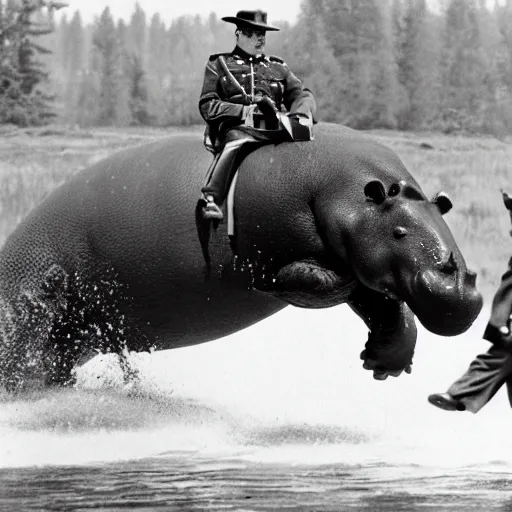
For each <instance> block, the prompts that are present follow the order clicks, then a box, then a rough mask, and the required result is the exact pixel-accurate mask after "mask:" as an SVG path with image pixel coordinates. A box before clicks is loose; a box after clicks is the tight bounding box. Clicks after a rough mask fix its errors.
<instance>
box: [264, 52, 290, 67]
mask: <svg viewBox="0 0 512 512" xmlns="http://www.w3.org/2000/svg"><path fill="white" fill-rule="evenodd" d="M268 60H269V61H271V62H278V63H279V64H284V65H285V66H286V62H285V61H284V60H283V59H281V57H277V56H276V55H269V56H268Z"/></svg>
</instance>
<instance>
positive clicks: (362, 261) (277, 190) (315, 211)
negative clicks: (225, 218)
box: [0, 123, 482, 390]
mask: <svg viewBox="0 0 512 512" xmlns="http://www.w3.org/2000/svg"><path fill="white" fill-rule="evenodd" d="M210 161H211V155H209V153H208V152H206V151H205V150H204V148H203V147H202V145H201V140H200V138H199V137H198V136H197V135H194V134H192V135H191V134H189V135H186V134H183V135H177V136H171V137H169V138H164V139H162V140H157V141H154V142H151V143H146V144H143V145H140V146H137V147H132V148H129V149H125V150H122V151H120V152H118V153H116V154H114V155H112V156H110V157H108V158H106V159H104V160H102V161H100V162H98V163H95V164H94V165H92V166H91V167H89V168H87V169H85V170H82V171H80V172H78V173H77V174H75V175H74V176H73V177H72V178H70V179H69V180H68V181H67V182H66V183H65V184H63V185H61V186H60V187H59V188H57V189H55V190H54V191H53V192H52V193H51V194H49V195H48V196H47V197H46V198H45V200H44V201H43V202H42V203H41V204H40V205H39V206H37V207H36V208H35V209H34V210H33V211H32V212H30V213H29V214H28V216H27V217H26V218H25V219H24V220H22V221H21V223H20V224H19V225H18V227H17V228H16V229H15V230H14V231H13V233H12V234H11V235H10V236H9V238H8V239H7V241H6V243H5V244H4V247H3V248H2V250H1V251H0V319H1V320H2V321H1V331H0V383H1V385H2V386H3V387H4V388H7V389H9V390H19V389H24V387H26V386H27V384H28V383H31V382H32V383H33V382H38V383H41V384H42V385H69V384H70V383H72V382H73V379H74V373H75V372H74V369H75V368H76V367H77V366H78V365H80V364H81V363H82V362H83V361H85V360H86V359H87V358H88V357H90V355H91V354H96V353H98V352H113V353H118V354H120V353H126V351H146V350H164V349H172V348H177V347H186V346H190V345H194V344H198V343H203V342H208V341H211V340H215V339H217V338H220V337H224V336H226V335H229V334H232V333H234V332H236V331H239V330H241V329H244V328H246V327H248V326H250V325H252V324H254V323H256V322H258V321H260V320H262V319H264V318H266V317H268V316H269V315H272V314H274V313H276V312H278V311H279V310H281V309H282V308H284V307H286V306H288V305H290V304H291V305H293V306H298V307H302V308H327V307H332V306H336V305H339V304H342V303H347V304H348V305H349V306H350V307H351V308H352V310H353V311H354V312H355V313H356V314H357V315H359V316H360V317H361V318H362V319H363V320H364V322H365V323H366V325H367V326H368V329H369V334H368V339H367V340H365V347H364V349H363V351H362V354H361V358H362V359H363V361H364V362H363V365H364V367H365V368H366V369H368V370H371V371H372V372H373V375H374V377H375V378H377V379H385V378H386V377H387V376H388V375H392V376H398V375H400V373H402V372H403V371H404V370H406V371H407V372H409V371H410V365H411V363H412V358H413V354H414V348H415V342H416V325H415V317H417V319H418V320H419V322H421V323H422V324H423V326H425V328H426V329H428V330H429V331H431V332H433V333H436V334H438V335H442V336H453V335H457V334H460V333H462V332H464V331H465V330H467V329H468V328H469V327H470V325H471V324H472V323H473V321H474V320H475V318H476V317H477V316H478V313H479V312H480V309H481V307H482V296H481V295H480V293H479V292H478V290H477V289H476V286H475V280H476V274H475V273H474V272H471V271H470V270H468V268H467V266H466V263H465V260H464V258H463V256H462V254H461V252H460V250H459V248H458V247H457V245H456V243H455V241H454V238H453V236H452V234H451V232H450V229H449V228H448V226H447V224H446V223H445V221H444V219H443V217H442V215H443V214H445V213H446V212H447V211H448V210H449V209H450V208H451V207H452V203H451V201H450V199H449V198H448V196H447V195H446V194H444V193H438V194H437V195H436V196H435V197H434V198H432V199H430V200H429V199H427V197H426V196H425V194H424V193H423V191H422V189H421V187H420V186H419V184H418V183H417V182H416V181H415V179H414V178H413V177H412V176H411V174H410V173H409V172H408V171H407V169H406V168H405V166H404V164H403V163H402V162H401V160H400V159H399V157H398V156H397V155H396V153H395V152H394V151H392V150H391V149H390V148H388V147H386V146H385V145H383V144H381V143H379V142H377V141H376V140H374V138H372V137H371V136H369V135H366V134H362V133H360V132H358V131H354V130H351V129H349V128H346V127H343V126H341V125H336V124H322V123H320V124H318V125H317V127H316V130H315V139H314V141H310V142H283V143H279V144H269V145H265V146H263V147H259V148H258V149H256V150H255V151H253V152H252V153H250V154H249V155H248V156H246V157H245V159H244V160H243V161H242V163H241V164H240V167H239V171H238V180H237V183H236V188H235V190H234V192H233V213H234V219H235V230H234V233H233V234H232V236H228V235H227V234H226V229H225V222H223V223H221V224H218V223H212V224H208V223H207V224H205V222H207V221H203V220H202V218H201V215H200V213H199V212H200V209H198V206H197V205H198V197H199V191H200V189H201V186H202V184H203V180H204V177H205V174H206V170H207V168H208V165H209V163H210ZM340 333H343V326H342V325H340V330H339V333H336V334H335V335H336V336H340V338H342V334H340ZM340 341H341V340H340ZM312 343H313V341H312Z"/></svg>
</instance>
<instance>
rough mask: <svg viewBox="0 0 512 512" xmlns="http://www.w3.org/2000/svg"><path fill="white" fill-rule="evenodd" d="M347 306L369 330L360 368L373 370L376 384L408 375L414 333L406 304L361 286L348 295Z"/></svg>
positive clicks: (412, 316)
mask: <svg viewBox="0 0 512 512" xmlns="http://www.w3.org/2000/svg"><path fill="white" fill-rule="evenodd" d="M348 304H349V306H350V307H351V308H352V309H353V310H354V311H355V312H356V313H357V314H358V315H359V316H360V317H361V318H362V319H363V320H364V322H365V324H366V325H367V326H368V328H369V329H370V333H369V335H368V341H367V342H366V345H365V350H363V352H362V353H361V359H363V360H364V364H363V368H365V369H366V370H373V376H374V378H375V379H377V380H385V379H386V378H387V377H388V376H389V375H391V376H393V377H398V376H399V375H400V374H401V373H402V372H403V371H404V370H405V372H406V373H411V364H412V358H413V356H414V348H415V346H416V337H417V331H416V324H415V322H414V315H413V313H412V311H411V310H410V309H409V307H408V306H407V304H405V303H404V302H400V301H397V300H394V299H391V298H389V297H386V296H385V295H383V294H381V293H378V292H376V291H373V290H370V289H369V288H366V287H364V286H362V285H361V286H359V287H358V288H357V289H356V290H355V291H354V292H353V293H352V294H351V295H350V297H349V300H348Z"/></svg>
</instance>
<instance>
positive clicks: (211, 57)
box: [208, 53, 231, 60]
mask: <svg viewBox="0 0 512 512" xmlns="http://www.w3.org/2000/svg"><path fill="white" fill-rule="evenodd" d="M221 55H222V56H224V57H227V56H228V55H231V54H230V53H214V54H213V55H210V57H209V58H208V60H216V59H218V58H219V57H220V56H221Z"/></svg>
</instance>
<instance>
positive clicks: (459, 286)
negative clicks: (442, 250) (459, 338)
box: [407, 253, 483, 336]
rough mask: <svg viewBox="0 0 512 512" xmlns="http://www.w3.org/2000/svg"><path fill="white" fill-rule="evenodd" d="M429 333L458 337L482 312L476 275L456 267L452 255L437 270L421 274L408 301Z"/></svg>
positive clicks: (417, 277)
mask: <svg viewBox="0 0 512 512" xmlns="http://www.w3.org/2000/svg"><path fill="white" fill-rule="evenodd" d="M407 302H408V304H409V306H410V308H411V309H412V311H413V312H414V314H415V315H416V316H417V317H418V320H419V321H420V322H421V323H422V324H423V325H424V327H426V328H427V329H428V330H429V331H431V332H433V333H435V334H440V335H442V336H456V335H458V334H462V333H463V332H465V331H467V330H468V329H469V327H471V325H472V324H473V322H474V321H475V319H476V318H477V316H478V314H479V313H480V310H481V309H482V303H483V301H482V296H481V295H480V293H479V292H478V290H477V289H476V273H475V272H472V271H470V270H467V269H465V268H464V267H463V266H462V268H461V266H459V265H457V263H456V260H455V257H454V255H453V253H450V254H449V255H448V256H447V257H446V258H445V259H444V260H443V261H442V262H440V264H439V266H438V268H435V269H427V270H423V271H421V272H418V273H417V274H416V276H415V277H414V279H413V283H412V297H411V299H410V300H408V301H407Z"/></svg>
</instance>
